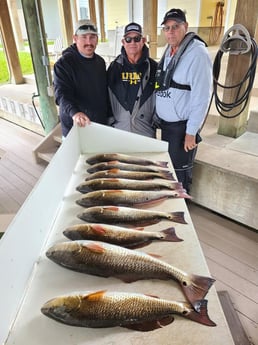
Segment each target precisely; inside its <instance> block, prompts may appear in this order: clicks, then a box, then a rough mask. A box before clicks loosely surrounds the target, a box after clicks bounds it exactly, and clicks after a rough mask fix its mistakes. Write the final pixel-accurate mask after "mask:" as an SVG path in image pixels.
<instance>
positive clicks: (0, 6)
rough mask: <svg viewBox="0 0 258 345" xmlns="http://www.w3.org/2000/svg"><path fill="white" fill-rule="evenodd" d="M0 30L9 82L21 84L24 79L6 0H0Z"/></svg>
mask: <svg viewBox="0 0 258 345" xmlns="http://www.w3.org/2000/svg"><path fill="white" fill-rule="evenodd" d="M0 31H1V33H2V40H3V45H4V48H5V53H6V58H7V63H8V66H9V70H10V77H11V83H13V84H23V83H24V79H23V75H22V70H21V65H20V60H19V55H18V52H17V48H16V45H15V39H14V34H13V29H12V24H11V19H10V14H9V10H8V6H7V2H6V0H1V1H0Z"/></svg>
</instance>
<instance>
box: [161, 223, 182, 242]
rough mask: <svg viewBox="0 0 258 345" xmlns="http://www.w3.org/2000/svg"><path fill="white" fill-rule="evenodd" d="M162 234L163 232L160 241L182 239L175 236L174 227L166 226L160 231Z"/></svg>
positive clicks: (177, 240)
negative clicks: (166, 227)
mask: <svg viewBox="0 0 258 345" xmlns="http://www.w3.org/2000/svg"><path fill="white" fill-rule="evenodd" d="M161 233H162V234H164V237H163V238H162V239H161V241H167V242H181V241H183V239H182V238H179V237H177V234H176V230H175V228H173V227H172V228H168V229H166V230H162V231H161Z"/></svg>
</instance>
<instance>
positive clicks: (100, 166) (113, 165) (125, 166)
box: [87, 161, 164, 173]
mask: <svg viewBox="0 0 258 345" xmlns="http://www.w3.org/2000/svg"><path fill="white" fill-rule="evenodd" d="M110 169H120V170H127V171H144V172H160V171H164V170H162V168H161V167H158V166H150V165H140V164H129V163H123V162H119V161H109V162H101V163H96V164H94V165H92V166H91V167H89V168H88V169H87V172H88V173H94V172H97V171H102V170H110Z"/></svg>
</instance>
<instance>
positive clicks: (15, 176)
mask: <svg viewBox="0 0 258 345" xmlns="http://www.w3.org/2000/svg"><path fill="white" fill-rule="evenodd" d="M41 140H42V137H41V136H40V135H38V134H36V133H33V132H31V131H28V130H25V129H23V128H21V127H19V126H17V125H15V124H12V123H10V122H8V121H6V120H3V119H1V118H0V231H1V230H4V229H5V228H6V227H7V225H8V223H9V222H10V221H11V219H12V218H13V216H14V215H15V214H16V213H17V211H18V210H19V209H20V207H21V205H22V204H23V202H24V201H25V199H26V198H27V196H28V194H29V193H30V192H31V190H32V189H33V187H34V185H35V184H36V183H37V181H38V179H39V177H40V176H41V174H42V173H43V171H44V169H45V165H39V164H36V163H35V160H34V158H33V155H32V150H33V149H34V148H35V147H36V146H37V144H38V143H39V142H40V141H41ZM189 210H190V214H191V217H192V220H193V223H194V226H195V229H196V231H197V234H198V237H199V239H200V243H201V246H202V249H203V252H204V255H205V258H206V261H207V263H208V266H209V269H210V272H211V275H212V276H213V277H214V278H215V279H216V283H215V286H216V288H217V291H227V293H228V296H229V297H230V299H231V301H232V304H233V307H234V310H236V312H237V316H238V318H239V320H240V322H241V324H242V326H243V329H244V331H245V333H246V335H247V337H248V339H249V342H250V344H253V345H258V269H257V268H258V234H257V233H255V232H254V231H251V230H250V229H248V228H247V227H245V226H243V225H240V224H237V223H234V222H233V221H231V220H229V219H226V218H224V217H221V216H219V215H218V214H215V213H213V212H211V211H209V210H207V209H205V208H202V207H199V206H198V205H196V204H194V203H190V204H189ZM255 211H256V210H254V212H255ZM223 296H225V295H223ZM233 324H234V322H233ZM233 327H234V325H233ZM235 327H238V328H239V325H238V324H237V323H235ZM233 332H234V331H233ZM242 339H243V338H239V337H238V339H235V343H236V344H239V345H245V344H246V342H244V340H242ZM207 344H208V342H207ZM218 344H219V343H218ZM221 344H223V340H221ZM201 345H203V344H201Z"/></svg>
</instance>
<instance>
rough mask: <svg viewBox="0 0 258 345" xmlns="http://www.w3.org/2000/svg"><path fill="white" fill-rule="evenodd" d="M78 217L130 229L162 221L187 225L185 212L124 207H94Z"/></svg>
mask: <svg viewBox="0 0 258 345" xmlns="http://www.w3.org/2000/svg"><path fill="white" fill-rule="evenodd" d="M77 217H78V218H80V219H82V220H84V221H86V222H90V223H106V224H114V225H119V226H129V227H132V226H133V227H136V226H147V225H151V224H157V223H159V222H160V221H162V220H169V221H171V222H175V223H182V224H187V223H186V221H185V219H184V212H183V211H178V212H162V211H154V210H141V209H137V208H132V207H123V206H120V207H118V206H92V207H89V208H87V209H85V210H84V212H82V213H80V214H78V215H77Z"/></svg>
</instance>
